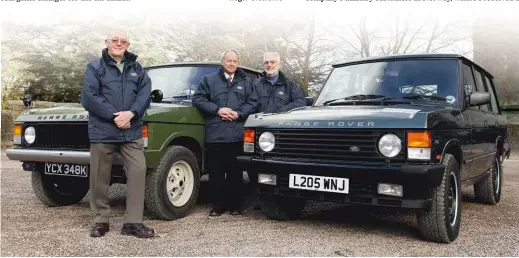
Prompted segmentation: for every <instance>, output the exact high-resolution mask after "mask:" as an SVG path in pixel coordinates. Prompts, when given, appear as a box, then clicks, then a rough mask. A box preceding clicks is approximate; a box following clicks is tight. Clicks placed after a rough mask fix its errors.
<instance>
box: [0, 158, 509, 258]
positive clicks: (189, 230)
mask: <svg viewBox="0 0 519 258" xmlns="http://www.w3.org/2000/svg"><path fill="white" fill-rule="evenodd" d="M1 162H2V163H1V215H2V220H1V234H0V238H1V255H2V256H519V156H516V157H511V159H510V160H507V161H505V164H504V167H505V170H504V173H505V175H504V177H505V179H504V185H503V189H502V190H503V196H502V199H501V202H500V203H499V204H498V205H497V206H490V205H484V204H479V203H476V201H475V200H474V194H473V191H472V188H464V189H463V203H462V225H461V232H460V236H459V237H458V239H457V240H456V241H455V242H453V243H451V244H437V243H432V242H426V241H424V240H422V239H421V238H420V232H419V229H418V228H417V223H416V219H415V215H414V213H411V212H405V211H396V210H380V211H376V212H374V211H373V210H370V209H359V208H354V207H349V206H345V205H334V204H327V203H308V204H307V206H306V208H305V211H304V216H303V217H302V218H301V219H299V220H295V221H289V222H277V221H273V220H268V219H267V218H266V217H264V216H263V215H262V214H261V213H260V211H257V210H254V209H253V208H252V198H250V195H249V197H248V199H247V204H248V206H247V209H246V211H245V213H244V215H242V216H231V215H229V214H228V213H226V214H224V215H222V216H220V217H209V216H208V214H209V210H210V207H209V205H208V204H207V198H208V193H207V190H208V187H207V182H202V186H201V196H200V198H199V201H198V204H197V205H196V207H195V209H194V211H193V212H192V213H191V214H190V215H189V216H187V217H185V218H182V219H179V220H176V221H161V220H154V219H151V218H150V217H149V216H147V215H146V216H145V224H146V225H147V226H149V227H152V228H154V229H155V232H156V233H157V237H155V238H152V239H137V238H134V237H130V236H123V235H121V234H120V227H121V226H122V218H123V214H124V209H125V193H126V187H125V185H114V186H112V188H111V190H110V196H111V197H110V203H111V206H112V218H111V221H110V222H111V231H110V232H109V233H108V234H107V235H106V236H104V237H102V238H91V237H89V236H88V232H89V229H90V226H91V223H92V219H93V214H92V213H91V211H90V206H89V204H88V198H89V197H88V195H87V196H86V197H85V198H84V199H83V200H82V201H81V202H80V203H79V204H77V205H72V206H67V207H58V208H49V207H46V206H45V205H44V204H42V203H40V202H39V201H38V200H37V199H36V197H35V196H34V195H33V192H32V188H31V175H30V173H29V172H26V171H23V170H22V168H21V163H20V162H18V161H10V160H8V159H7V157H6V156H5V154H4V152H2V154H1Z"/></svg>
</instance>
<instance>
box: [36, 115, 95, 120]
mask: <svg viewBox="0 0 519 258" xmlns="http://www.w3.org/2000/svg"><path fill="white" fill-rule="evenodd" d="M61 119H78V120H82V119H88V115H53V116H49V115H45V116H38V120H61Z"/></svg>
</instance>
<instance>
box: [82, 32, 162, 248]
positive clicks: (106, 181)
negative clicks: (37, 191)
mask: <svg viewBox="0 0 519 258" xmlns="http://www.w3.org/2000/svg"><path fill="white" fill-rule="evenodd" d="M105 44H106V48H105V49H103V50H102V54H101V55H102V56H101V58H99V59H97V60H94V61H92V62H91V63H89V64H88V66H87V69H86V72H85V76H84V81H83V89H82V92H81V104H82V105H83V107H84V108H85V109H86V110H87V111H88V114H89V121H88V136H89V139H90V175H89V179H90V207H91V209H92V211H93V212H94V213H95V215H96V216H95V220H94V225H93V227H92V229H91V230H90V236H91V237H101V236H104V235H105V234H106V233H107V232H108V231H109V229H110V226H109V217H110V205H109V201H108V189H109V188H110V178H111V170H112V155H113V153H114V152H116V151H117V150H119V151H120V154H121V158H122V162H123V165H124V168H125V173H126V177H127V179H128V181H127V187H128V193H127V196H126V214H125V215H124V224H123V227H122V229H121V233H122V234H123V235H131V236H136V237H145V238H147V237H153V236H154V235H155V233H154V230H153V229H151V228H148V227H146V226H144V224H143V212H144V186H145V175H146V160H145V158H144V145H143V139H142V116H143V115H144V112H145V111H146V109H147V108H148V106H149V104H150V94H151V80H150V78H149V77H148V75H147V74H146V73H145V71H144V69H143V67H142V66H141V65H140V64H139V63H137V55H135V54H133V53H131V52H129V51H128V47H129V46H130V42H129V40H128V38H127V36H126V34H125V33H123V32H120V31H113V32H111V33H109V35H108V36H107V38H106V40H105Z"/></svg>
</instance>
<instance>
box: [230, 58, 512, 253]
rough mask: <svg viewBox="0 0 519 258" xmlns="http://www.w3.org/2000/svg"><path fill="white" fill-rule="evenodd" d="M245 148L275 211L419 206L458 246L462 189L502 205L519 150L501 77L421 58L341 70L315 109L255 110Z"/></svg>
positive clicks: (265, 200)
mask: <svg viewBox="0 0 519 258" xmlns="http://www.w3.org/2000/svg"><path fill="white" fill-rule="evenodd" d="M274 94H275V93H274ZM244 152H245V154H244V155H243V156H240V157H238V161H239V162H240V164H241V165H242V166H243V168H244V169H245V170H248V171H253V172H256V173H258V189H257V190H258V197H259V202H260V207H261V211H262V212H263V213H264V214H265V215H266V216H267V217H269V218H272V219H281V220H287V219H295V218H297V217H298V216H299V215H300V213H301V211H302V210H303V208H304V206H305V201H306V200H317V201H324V202H336V203H346V204H361V205H372V206H389V207H399V208H409V209H415V210H416V213H417V219H418V224H419V227H420V231H421V233H422V235H423V236H424V237H425V238H426V239H428V240H431V241H436V242H444V243H449V242H451V241H453V240H455V239H456V238H457V236H458V234H459V231H460V225H461V214H460V213H461V204H460V202H461V187H462V186H465V185H473V186H474V191H475V195H476V197H477V199H478V200H479V201H481V202H483V203H488V204H496V203H498V202H499V200H500V197H501V185H502V179H503V175H502V166H501V164H502V161H503V159H504V158H507V157H508V156H509V154H510V148H509V144H508V138H507V120H506V117H505V116H504V115H502V114H501V109H500V106H499V101H498V99H497V95H496V91H495V87H494V82H493V77H492V75H491V74H489V73H488V72H487V71H486V70H484V69H483V68H482V67H480V66H478V65H477V64H475V63H474V62H472V61H470V60H468V59H467V58H465V57H463V56H459V55H451V54H419V55H397V56H385V57H376V58H369V59H363V60H358V61H354V62H348V63H343V64H337V65H334V66H333V70H332V72H331V73H330V75H329V77H328V79H327V81H326V83H325V85H324V87H323V89H322V90H321V92H320V94H319V96H318V97H317V99H316V100H315V103H314V104H313V105H312V106H309V107H303V108H298V109H294V110H291V111H288V112H284V113H278V114H256V115H253V116H250V117H249V119H248V120H247V122H246V124H245V132H244Z"/></svg>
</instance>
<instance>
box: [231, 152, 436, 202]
mask: <svg viewBox="0 0 519 258" xmlns="http://www.w3.org/2000/svg"><path fill="white" fill-rule="evenodd" d="M237 160H238V162H239V163H240V166H241V168H242V169H243V170H247V171H250V172H252V173H268V174H275V175H276V176H277V185H275V186H273V185H264V184H258V193H260V194H273V195H283V196H292V197H298V198H305V199H311V200H317V201H326V202H336V203H351V204H365V205H374V206H391V207H402V208H428V207H430V205H431V203H432V200H431V190H432V189H433V188H435V187H437V186H439V185H440V183H441V180H442V177H443V172H444V171H445V166H444V165H443V164H432V165H402V166H392V167H387V166H365V165H363V166H358V165H353V164H348V165H344V164H322V163H312V162H301V161H288V160H281V159H279V160H277V159H276V160H274V159H260V158H257V157H253V156H239V157H238V158H237ZM291 173H294V174H305V175H314V176H327V177H343V178H348V179H349V181H350V186H349V187H350V193H349V194H342V193H330V192H320V191H308V190H300V189H293V188H289V186H288V184H289V183H288V182H289V174H291ZM378 183H387V184H399V185H402V186H403V189H404V190H403V192H404V194H403V197H393V196H387V195H380V194H378V193H377V187H378Z"/></svg>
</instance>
